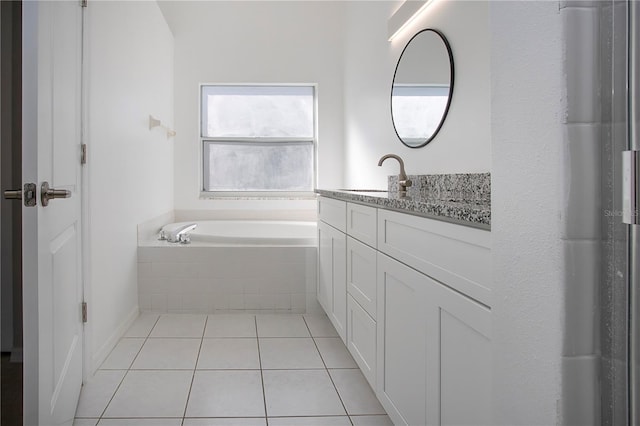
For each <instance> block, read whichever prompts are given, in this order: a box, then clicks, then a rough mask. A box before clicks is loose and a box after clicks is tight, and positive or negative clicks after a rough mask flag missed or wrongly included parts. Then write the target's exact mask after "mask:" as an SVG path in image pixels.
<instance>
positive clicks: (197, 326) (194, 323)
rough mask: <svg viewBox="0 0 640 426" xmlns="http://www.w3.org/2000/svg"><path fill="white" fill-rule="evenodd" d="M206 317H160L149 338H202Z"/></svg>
mask: <svg viewBox="0 0 640 426" xmlns="http://www.w3.org/2000/svg"><path fill="white" fill-rule="evenodd" d="M206 319H207V316H206V315H187V314H167V315H162V316H161V317H160V319H159V320H158V322H157V323H156V326H155V327H153V330H152V331H151V335H150V336H151V337H202V333H203V332H204V324H205V321H206Z"/></svg>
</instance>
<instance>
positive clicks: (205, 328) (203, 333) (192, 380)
mask: <svg viewBox="0 0 640 426" xmlns="http://www.w3.org/2000/svg"><path fill="white" fill-rule="evenodd" d="M208 322H209V315H206V316H205V317H204V327H202V336H201V337H200V346H199V347H198V355H197V356H196V363H195V364H194V365H193V374H192V375H191V384H190V385H189V391H188V392H187V400H186V401H185V403H184V411H183V413H182V421H181V422H180V424H181V425H183V426H184V419H185V417H187V407H188V406H189V399H190V398H191V390H192V389H193V382H194V380H195V378H196V371H197V370H198V362H199V361H200V352H201V351H202V343H203V342H204V335H205V333H206V332H207V323H208Z"/></svg>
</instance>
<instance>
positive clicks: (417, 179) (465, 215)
mask: <svg viewBox="0 0 640 426" xmlns="http://www.w3.org/2000/svg"><path fill="white" fill-rule="evenodd" d="M409 178H410V179H411V180H412V181H413V182H414V185H413V186H412V187H409V188H408V189H407V195H406V196H405V197H400V196H399V194H398V191H397V176H390V177H389V191H384V190H380V191H352V190H342V189H317V190H316V193H318V194H319V195H322V196H325V197H329V198H335V199H338V200H343V201H349V202H354V203H359V204H366V205H370V206H373V207H379V208H384V209H387V210H394V211H398V212H402V213H407V214H413V215H417V216H424V217H428V218H431V219H436V220H443V221H447V222H453V223H457V224H460V225H466V226H472V227H475V228H480V229H487V230H488V229H491V177H490V175H489V173H482V174H456V175H414V176H411V175H410V176H409Z"/></svg>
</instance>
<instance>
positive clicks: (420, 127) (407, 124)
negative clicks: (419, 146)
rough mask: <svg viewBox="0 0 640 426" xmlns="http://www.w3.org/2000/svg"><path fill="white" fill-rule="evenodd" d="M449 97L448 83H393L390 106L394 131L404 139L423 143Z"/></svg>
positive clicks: (437, 124) (436, 126) (428, 136)
mask: <svg viewBox="0 0 640 426" xmlns="http://www.w3.org/2000/svg"><path fill="white" fill-rule="evenodd" d="M448 100H449V86H409V85H406V86H401V85H395V86H394V87H393V93H392V97H391V108H392V109H393V120H394V121H393V122H394V125H395V126H396V132H397V133H398V134H399V135H402V140H403V141H405V142H407V143H410V142H417V143H423V142H424V141H425V140H427V139H429V138H430V137H431V135H433V133H434V132H435V131H436V129H437V128H438V126H439V125H440V121H442V113H443V111H444V110H445V109H446V108H447V102H448Z"/></svg>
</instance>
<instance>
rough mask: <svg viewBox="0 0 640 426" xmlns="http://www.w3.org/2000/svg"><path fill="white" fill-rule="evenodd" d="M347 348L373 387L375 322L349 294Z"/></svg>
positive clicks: (374, 373) (374, 372) (374, 385)
mask: <svg viewBox="0 0 640 426" xmlns="http://www.w3.org/2000/svg"><path fill="white" fill-rule="evenodd" d="M347 348H348V349H349V352H350V353H351V355H352V356H353V359H354V360H355V361H356V363H357V364H358V367H360V370H362V374H364V377H365V378H366V379H367V381H368V382H369V384H370V385H371V388H372V389H375V388H376V322H375V321H374V320H373V318H371V317H370V316H369V314H367V312H366V311H365V310H364V309H362V307H361V306H360V305H359V304H358V302H356V301H355V300H354V299H353V297H351V296H347Z"/></svg>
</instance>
